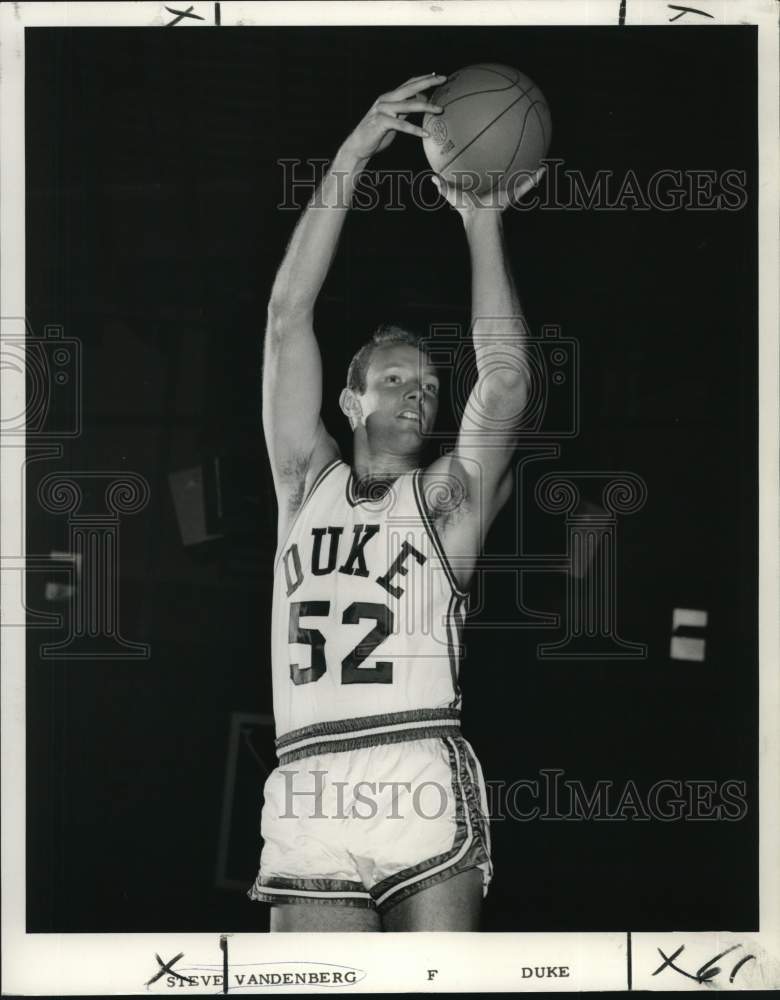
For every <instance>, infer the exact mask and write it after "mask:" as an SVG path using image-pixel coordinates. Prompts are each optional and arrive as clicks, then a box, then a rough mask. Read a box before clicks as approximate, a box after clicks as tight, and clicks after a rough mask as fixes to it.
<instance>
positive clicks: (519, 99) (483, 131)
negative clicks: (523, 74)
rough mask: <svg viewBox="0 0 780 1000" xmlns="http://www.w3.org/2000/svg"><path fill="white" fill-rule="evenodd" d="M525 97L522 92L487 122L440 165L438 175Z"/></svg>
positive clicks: (524, 93)
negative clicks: (449, 158)
mask: <svg viewBox="0 0 780 1000" xmlns="http://www.w3.org/2000/svg"><path fill="white" fill-rule="evenodd" d="M525 96H526V92H525V91H523V93H522V94H521V95H520V96H519V97H516V98H515V99H514V101H512V103H511V104H507V106H506V107H505V108H504V110H503V111H502V112H501V114H499V115H496V117H495V118H494V119H493V121H490V122H488V123H487V125H486V126H485V127H484V128H483V129H480V131H479V132H477V134H476V135H475V136H474V138H473V139H471V140H469V142H467V143H466V145H465V146H464V147H463V149H461V150H459V151H458V152H457V153H456V154H455V155H454V156H453V158H452V159H451V160H448V161H447V162H446V163H444V164H442V166H441V167H440V168H439V173H441V172H442V170H446V169H447V167H448V166H449V165H450V164H451V163H454V162H455V161H456V160H457V158H458V157H459V156H462V155H463V154H464V153H465V152H466V150H467V149H468V148H469V146H473V145H474V143H475V142H476V141H477V139H479V137H480V136H481V135H482V134H483V133H485V132H487V130H488V129H489V128H490V126H491V125H495V123H496V122H497V121H498V119H499V118H501V117H503V115H505V114H506V113H507V111H509V110H510V109H511V108H513V107H514V106H515V105H516V104H517V102H518V101H522V99H523V98H524V97H525Z"/></svg>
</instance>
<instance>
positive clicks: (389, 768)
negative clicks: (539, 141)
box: [250, 74, 538, 931]
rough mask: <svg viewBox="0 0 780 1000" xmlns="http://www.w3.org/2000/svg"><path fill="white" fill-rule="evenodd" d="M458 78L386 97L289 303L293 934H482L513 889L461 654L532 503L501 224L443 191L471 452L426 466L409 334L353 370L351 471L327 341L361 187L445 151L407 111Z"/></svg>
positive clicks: (422, 395)
mask: <svg viewBox="0 0 780 1000" xmlns="http://www.w3.org/2000/svg"><path fill="white" fill-rule="evenodd" d="M445 79H446V78H445V77H443V76H438V75H435V74H430V75H428V76H425V77H415V78H414V79H411V80H409V81H407V82H406V83H404V84H403V85H402V86H400V87H398V88H397V89H396V90H394V91H391V92H390V93H387V94H384V95H382V96H381V97H379V98H378V99H377V100H376V101H375V102H374V104H373V106H372V107H371V108H370V110H369V111H368V113H367V114H366V116H365V117H364V118H363V120H362V121H361V122H360V123H359V124H358V126H357V128H356V129H355V130H354V131H353V132H352V134H351V135H350V136H349V137H348V138H347V139H346V141H345V142H344V143H343V145H342V146H341V148H340V149H339V151H338V153H337V154H336V156H335V158H334V160H333V162H332V164H331V167H330V169H329V172H328V173H327V175H326V176H325V178H324V180H323V182H322V184H321V187H320V189H319V192H318V195H317V196H316V197H315V198H314V199H313V200H312V202H311V203H310V205H309V207H308V208H307V210H306V211H305V213H304V214H303V216H302V217H301V219H300V221H299V223H298V226H297V228H296V230H295V232H294V234H293V236H292V239H291V241H290V244H289V247H288V249H287V253H286V256H285V258H284V261H283V262H282V265H281V267H280V269H279V272H278V274H277V276H276V280H275V283H274V286H273V291H272V294H271V300H270V303H269V309H268V325H267V331H266V337H265V356H264V370H263V425H264V430H265V435H266V440H267V444H268V451H269V455H270V460H271V467H272V472H273V478H274V483H275V487H276V495H277V499H278V505H279V524H278V550H277V556H276V562H275V568H274V606H273V620H272V646H273V648H272V670H273V692H274V716H275V723H276V733H277V740H276V746H277V752H278V755H279V766H278V767H277V768H276V770H275V771H274V772H273V773H272V774H271V775H270V776H269V778H268V780H267V782H266V785H265V804H264V808H263V820H262V835H263V840H264V846H263V851H262V856H261V864H260V872H259V874H258V876H257V879H256V881H255V884H254V886H253V888H252V890H251V891H250V896H251V898H253V899H257V900H262V901H265V902H268V903H270V904H272V910H271V930H273V931H313V930H324V931H378V930H389V931H400V930H410V931H411V930H419V931H423V930H428V931H433V930H475V929H477V928H478V921H479V913H480V906H481V901H482V897H483V894H484V893H485V892H486V891H487V885H488V882H489V880H490V877H491V861H490V845H489V832H488V819H487V805H486V797H485V790H484V780H483V778H482V773H481V769H480V766H479V763H478V762H477V760H476V758H475V756H474V754H473V751H472V750H471V747H470V746H469V744H468V743H467V742H466V741H465V740H464V739H463V737H462V736H461V734H460V725H459V708H460V691H459V688H458V652H459V649H458V644H459V639H460V633H461V628H462V625H463V621H464V617H465V608H466V602H467V588H468V586H469V581H470V579H471V576H472V572H473V569H474V564H475V560H476V558H477V556H478V553H479V552H480V549H481V547H482V544H483V540H484V538H485V534H486V532H487V531H488V529H489V527H490V525H491V523H492V521H493V519H494V518H495V516H496V513H497V512H498V510H499V509H500V508H501V506H502V505H503V504H504V503H506V501H507V499H508V497H509V495H510V492H511V489H512V476H511V471H510V468H509V463H510V457H511V455H512V450H513V430H514V428H515V427H516V426H517V424H518V421H519V418H520V415H521V413H522V410H523V405H524V401H525V398H526V394H527V385H526V376H525V371H526V369H525V365H524V359H523V343H522V339H521V338H522V336H523V334H524V323H523V319H522V315H521V311H520V305H519V302H518V299H517V294H516V292H515V288H514V285H513V282H512V278H511V275H510V270H509V266H508V262H507V260H506V257H505V253H504V248H503V242H502V229H501V225H502V223H501V212H500V210H499V208H498V207H496V206H485V207H480V206H477V205H475V204H473V203H472V202H470V201H468V200H467V199H461V200H463V201H464V203H463V204H459V203H458V198H457V197H456V195H457V192H455V191H454V190H452V189H450V188H448V186H447V185H446V183H445V182H444V181H442V180H441V179H438V181H437V183H438V186H439V190H440V192H441V193H442V194H443V195H444V196H445V197H446V198H447V199H448V200H449V201H450V203H451V204H452V205H453V206H454V207H456V208H457V210H458V211H459V212H460V215H461V217H462V220H463V225H464V230H465V234H466V239H467V241H468V245H469V248H470V252H471V264H472V312H473V318H474V327H473V339H474V348H475V352H476V360H477V381H476V385H475V387H474V390H473V392H472V393H471V396H470V398H469V400H468V402H467V405H466V407H465V411H464V414H463V418H462V423H461V426H460V430H459V436H458V441H457V446H456V447H455V449H454V451H452V452H451V453H450V454H447V455H444V456H441V457H439V458H437V459H436V460H435V461H434V462H433V463H432V464H431V465H429V466H428V467H427V468H425V469H421V468H420V459H421V454H422V451H423V445H424V442H425V439H426V435H428V434H429V433H430V431H431V430H432V428H433V426H434V422H435V420H436V412H437V408H438V387H439V382H438V377H437V374H436V370H435V368H434V366H433V365H432V364H431V363H430V361H429V359H428V357H427V356H426V354H425V353H424V352H423V351H422V350H421V349H420V346H419V345H418V342H417V338H415V336H414V335H412V334H411V333H409V332H408V331H405V330H402V329H400V328H398V327H392V326H388V327H384V328H380V330H379V331H377V333H375V335H374V337H373V339H372V340H371V341H370V342H369V343H368V344H367V345H365V346H364V347H362V348H361V350H360V351H358V353H357V354H356V355H355V357H354V358H353V360H352V363H351V365H350V367H349V371H348V374H347V386H346V388H345V389H344V390H343V392H342V393H341V397H340V404H341V409H342V410H343V412H344V414H345V416H346V418H347V419H348V421H349V424H350V427H351V429H352V432H353V445H354V450H353V455H352V462H351V465H350V464H347V463H346V462H345V461H343V460H342V458H341V456H340V454H339V448H338V446H337V444H336V442H335V440H334V439H333V438H332V437H331V436H330V434H329V433H328V432H327V430H326V429H325V427H324V425H323V422H322V419H321V417H320V404H321V395H322V387H321V381H322V374H321V359H320V354H319V350H318V346H317V341H316V339H315V336H314V331H313V326H312V314H313V310H314V304H315V300H316V299H317V295H318V293H319V291H320V289H321V287H322V284H323V282H324V280H325V276H326V274H327V271H328V268H329V267H330V264H331V261H332V260H333V257H334V254H335V252H336V246H337V242H338V239H339V235H340V232H341V228H342V225H343V223H344V219H345V215H346V212H347V211H348V208H349V204H350V199H351V197H352V194H353V191H354V188H355V183H356V180H357V178H358V176H359V174H360V172H361V171H362V170H363V169H364V168H365V166H366V164H367V163H368V161H369V159H370V158H371V157H372V156H374V154H376V153H379V152H381V151H382V150H384V149H385V148H387V146H388V145H389V144H390V143H391V142H392V141H393V139H394V137H395V135H396V133H397V132H405V133H407V134H408V135H411V136H415V137H416V138H421V137H422V136H424V135H425V134H426V133H425V132H424V131H423V130H422V129H421V128H420V127H418V126H416V125H413V124H411V123H410V122H409V121H408V120H407V116H408V115H409V114H410V113H413V112H426V111H428V112H431V113H434V114H435V113H438V112H440V111H441V109H440V108H438V107H436V106H434V105H433V104H431V103H430V102H429V101H428V100H426V99H425V97H424V96H423V94H424V92H425V90H427V89H428V88H430V87H432V86H436V85H438V84H440V83H442V82H443V81H444V80H445ZM536 180H538V175H537V176H536V177H535V178H532V179H529V180H528V182H527V184H524V185H520V186H519V188H518V190H517V191H516V192H515V194H516V195H518V196H519V195H522V194H523V193H524V192H525V191H526V190H528V189H529V188H530V187H531V186H532V185H533V184H534V183H535V182H536ZM483 428H488V430H487V431H486V430H483ZM497 428H498V429H499V434H500V436H499V437H497V435H496V429H497ZM502 428H503V432H502V431H501V429H502Z"/></svg>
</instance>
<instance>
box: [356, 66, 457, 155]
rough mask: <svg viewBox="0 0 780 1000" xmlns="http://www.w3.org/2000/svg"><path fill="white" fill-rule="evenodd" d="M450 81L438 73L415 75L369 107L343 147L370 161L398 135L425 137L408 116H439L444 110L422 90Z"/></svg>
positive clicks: (422, 130)
mask: <svg viewBox="0 0 780 1000" xmlns="http://www.w3.org/2000/svg"><path fill="white" fill-rule="evenodd" d="M446 79H447V77H446V76H442V75H440V74H436V73H428V74H426V75H425V76H414V77H412V79H411V80H407V81H406V83H403V84H401V86H400V87H397V88H396V89H395V90H391V91H389V92H388V93H387V94H381V95H380V96H379V97H377V99H376V100H375V101H374V103H373V104H372V105H371V107H370V108H369V110H368V112H367V114H366V115H365V117H364V118H363V120H362V121H361V122H360V124H359V125H358V126H357V128H356V129H355V130H354V132H352V134H351V135H350V136H349V137H348V138H347V139H346V141H345V142H344V144H343V146H342V147H341V148H342V151H343V152H346V153H348V154H350V155H352V156H355V157H356V158H357V159H359V160H367V159H369V157H371V156H373V155H374V154H375V153H379V152H381V151H382V150H383V149H387V147H388V146H389V145H390V143H391V142H392V141H393V139H394V138H395V134H396V132H406V133H408V134H409V135H414V136H417V137H418V138H419V139H422V138H424V137H425V136H427V135H428V133H427V132H426V131H425V130H424V129H422V128H420V127H419V126H418V125H412V124H411V122H408V121H407V120H406V116H407V115H409V114H411V113H413V112H415V111H429V112H431V113H432V114H439V113H440V112H441V110H442V109H441V108H440V107H439V106H438V105H437V104H431V102H430V101H428V100H426V98H425V97H424V96H423V91H425V90H428V89H429V88H430V87H437V86H438V85H439V84H441V83H444V81H445V80H446Z"/></svg>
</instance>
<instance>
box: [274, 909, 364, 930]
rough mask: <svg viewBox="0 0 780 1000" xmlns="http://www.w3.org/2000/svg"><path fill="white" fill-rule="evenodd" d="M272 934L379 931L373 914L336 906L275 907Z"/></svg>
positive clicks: (362, 910)
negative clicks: (288, 932)
mask: <svg viewBox="0 0 780 1000" xmlns="http://www.w3.org/2000/svg"><path fill="white" fill-rule="evenodd" d="M270 929H271V930H272V931H274V932H279V931H281V932H284V931H292V932H297V933H301V932H305V931H381V930H382V924H381V921H380V919H379V914H378V913H377V912H376V910H369V909H366V908H363V907H357V906H339V905H338V904H336V903H332V904H329V903H316V904H314V903H312V904H307V903H275V904H274V905H273V906H272V907H271V928H270Z"/></svg>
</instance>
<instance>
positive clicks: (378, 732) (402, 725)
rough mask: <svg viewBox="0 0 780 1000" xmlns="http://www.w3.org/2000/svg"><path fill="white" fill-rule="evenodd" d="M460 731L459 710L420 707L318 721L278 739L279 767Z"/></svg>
mask: <svg viewBox="0 0 780 1000" xmlns="http://www.w3.org/2000/svg"><path fill="white" fill-rule="evenodd" d="M458 732H460V712H459V711H458V709H456V708H420V709H414V710H413V711H410V712H393V713H390V714H388V715H364V716H362V718H359V719H339V720H337V721H335V722H318V723H315V724H314V725H311V726H304V727H303V728H301V729H294V730H292V731H291V732H289V733H285V734H284V735H283V736H280V737H279V738H278V739H277V740H276V754H277V757H278V758H279V764H280V765H284V764H289V763H291V762H292V761H294V760H300V759H301V758H302V757H311V756H313V755H314V754H318V753H338V752H339V751H342V750H357V749H360V748H361V747H371V746H378V745H379V744H381V743H402V742H404V741H406V740H421V739H425V738H426V737H429V736H452V735H453V733H458Z"/></svg>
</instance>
